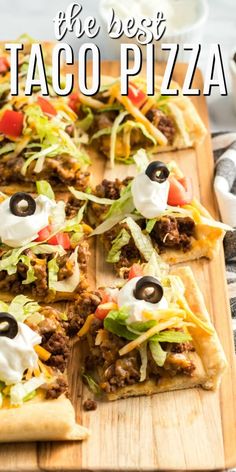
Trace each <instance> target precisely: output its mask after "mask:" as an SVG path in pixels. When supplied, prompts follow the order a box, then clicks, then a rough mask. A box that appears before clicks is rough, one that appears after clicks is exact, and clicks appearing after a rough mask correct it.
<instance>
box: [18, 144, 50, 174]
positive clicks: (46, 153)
mask: <svg viewBox="0 0 236 472" xmlns="http://www.w3.org/2000/svg"><path fill="white" fill-rule="evenodd" d="M58 150H59V145H58V144H52V146H49V147H47V148H46V149H43V150H42V151H39V152H36V153H35V154H33V155H32V156H31V157H29V158H28V159H27V160H26V161H25V162H24V164H23V166H22V168H21V173H22V175H26V172H27V169H28V167H29V166H30V164H31V162H33V161H35V160H38V163H39V164H38V163H37V164H38V165H37V164H36V165H37V168H36V167H35V168H34V171H35V172H36V173H38V174H39V173H40V172H41V171H42V169H43V164H44V158H45V157H46V156H52V155H54V152H55V151H58Z"/></svg>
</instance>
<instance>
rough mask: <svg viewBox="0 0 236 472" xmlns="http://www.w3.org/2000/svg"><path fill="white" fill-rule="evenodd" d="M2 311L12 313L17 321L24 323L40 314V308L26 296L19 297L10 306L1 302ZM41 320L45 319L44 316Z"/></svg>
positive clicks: (0, 308)
mask: <svg viewBox="0 0 236 472" xmlns="http://www.w3.org/2000/svg"><path fill="white" fill-rule="evenodd" d="M0 310H1V311H5V312H7V313H11V314H12V315H13V316H14V317H15V318H16V320H17V321H21V322H24V321H25V320H26V319H28V318H29V317H32V315H35V314H36V313H37V314H38V313H39V311H40V306H39V304H38V303H37V302H35V301H33V300H31V299H30V298H28V297H26V296H25V295H17V296H16V297H15V298H13V300H12V301H11V302H10V303H9V304H8V303H4V302H2V301H0ZM41 319H43V317H42V315H41V317H40V321H41Z"/></svg>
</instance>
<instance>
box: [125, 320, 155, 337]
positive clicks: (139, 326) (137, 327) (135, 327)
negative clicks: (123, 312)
mask: <svg viewBox="0 0 236 472" xmlns="http://www.w3.org/2000/svg"><path fill="white" fill-rule="evenodd" d="M156 324H157V322H156V320H148V321H134V322H133V323H130V324H129V329H130V330H132V331H133V332H135V333H137V334H140V333H143V332H144V331H147V330H148V329H150V328H152V327H153V326H155V325H156Z"/></svg>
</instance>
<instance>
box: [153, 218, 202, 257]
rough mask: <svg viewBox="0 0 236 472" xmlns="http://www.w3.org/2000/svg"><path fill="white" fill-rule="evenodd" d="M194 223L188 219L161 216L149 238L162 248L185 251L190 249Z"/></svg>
mask: <svg viewBox="0 0 236 472" xmlns="http://www.w3.org/2000/svg"><path fill="white" fill-rule="evenodd" d="M194 228H195V223H194V221H193V220H192V218H190V217H183V218H182V217H181V218H175V217H172V216H162V217H161V218H160V219H159V220H158V221H157V222H156V223H155V226H154V228H153V230H152V231H151V238H152V239H153V240H154V241H155V242H156V243H157V244H158V246H159V247H160V249H162V248H174V249H182V250H183V251H187V250H188V249H190V247H191V237H192V236H193V234H194Z"/></svg>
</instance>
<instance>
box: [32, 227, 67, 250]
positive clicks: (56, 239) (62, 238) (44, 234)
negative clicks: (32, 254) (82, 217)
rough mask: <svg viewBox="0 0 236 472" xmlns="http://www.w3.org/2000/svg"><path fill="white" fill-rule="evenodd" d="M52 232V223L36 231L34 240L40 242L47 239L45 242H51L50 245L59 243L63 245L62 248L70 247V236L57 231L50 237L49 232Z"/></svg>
mask: <svg viewBox="0 0 236 472" xmlns="http://www.w3.org/2000/svg"><path fill="white" fill-rule="evenodd" d="M52 232H53V229H52V225H48V226H46V227H45V228H43V229H41V230H40V231H39V232H38V237H37V239H36V240H35V241H37V242H41V241H45V240H47V243H48V244H51V245H52V246H57V245H60V246H62V247H63V249H70V238H69V235H68V234H67V233H57V234H54V236H52V237H51V238H50V234H52Z"/></svg>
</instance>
